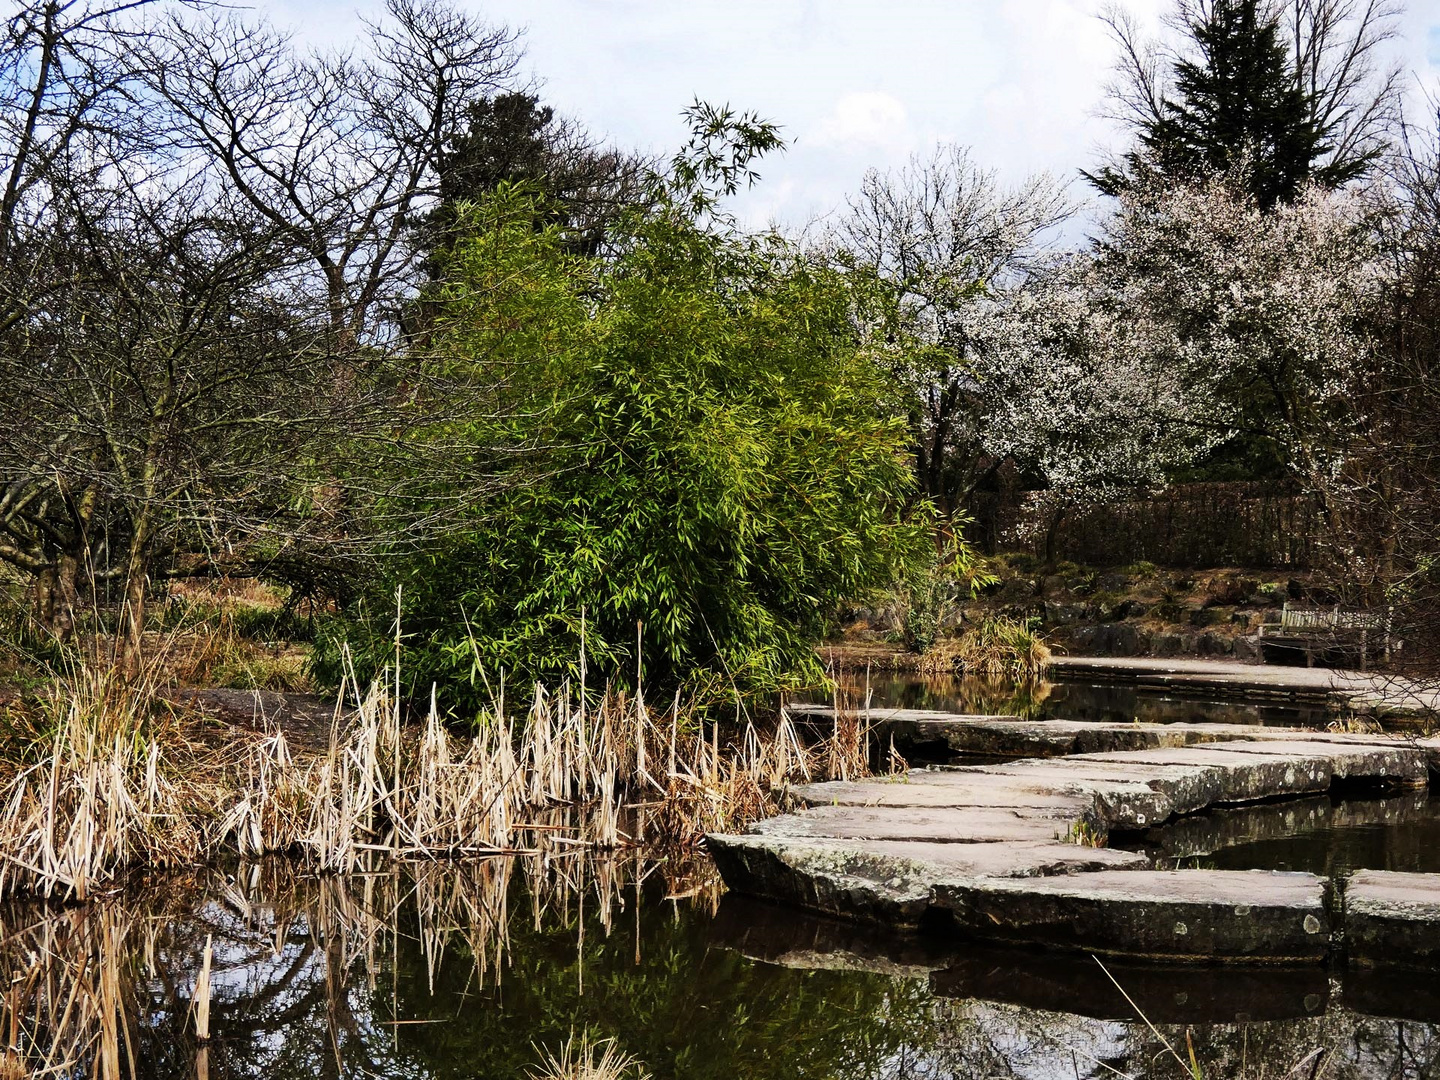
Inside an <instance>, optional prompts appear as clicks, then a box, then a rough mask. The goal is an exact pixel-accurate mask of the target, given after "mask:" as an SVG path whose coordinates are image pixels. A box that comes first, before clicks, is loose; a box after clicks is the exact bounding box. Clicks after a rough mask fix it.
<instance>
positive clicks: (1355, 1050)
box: [0, 856, 1440, 1080]
mask: <svg viewBox="0 0 1440 1080" xmlns="http://www.w3.org/2000/svg"><path fill="white" fill-rule="evenodd" d="M667 873H668V870H667V867H666V866H665V865H664V864H658V865H657V864H643V863H640V862H638V861H636V860H628V861H627V860H621V861H591V860H589V859H586V858H585V857H583V856H576V857H573V858H570V859H565V858H544V859H525V858H516V859H496V860H491V861H489V862H483V863H475V864H470V865H466V866H463V867H455V866H446V865H439V864H428V865H424V866H418V867H411V868H406V869H400V870H395V869H382V870H377V871H376V872H375V873H373V874H365V875H355V876H351V877H347V878H336V877H331V878H324V879H317V878H312V877H305V876H302V875H299V874H297V873H295V872H294V871H293V869H291V868H290V867H289V866H287V865H283V864H281V865H274V864H267V865H265V866H261V867H244V868H237V869H235V870H233V871H232V872H231V873H229V874H224V873H220V872H206V873H202V874H197V875H192V876H190V877H185V878H168V879H163V880H157V881H155V882H153V883H151V884H150V886H149V887H147V888H141V889H138V890H132V891H130V892H127V893H126V894H124V895H121V896H117V897H114V898H111V899H110V900H107V901H104V902H99V903H94V904H92V905H90V906H88V907H86V908H84V909H75V910H71V911H53V910H52V911H46V910H44V909H39V908H36V907H33V906H31V907H14V908H11V909H8V910H7V911H6V913H5V915H4V923H5V925H4V927H3V930H4V936H3V957H4V960H5V962H6V963H7V964H9V965H10V966H11V968H12V970H13V971H14V972H19V973H21V974H22V977H27V978H28V977H29V976H25V975H24V973H25V972H27V971H28V972H29V973H30V974H31V975H33V974H34V973H35V971H36V970H37V965H38V964H40V963H41V961H40V960H37V959H36V958H45V959H44V961H43V963H44V966H45V973H46V975H47V978H48V980H49V983H50V984H53V985H52V989H51V990H50V994H51V997H50V999H49V1000H50V1002H51V1008H50V1009H49V1010H48V1011H43V1010H42V1014H41V1022H40V1023H39V1024H38V1025H37V1024H35V1023H34V1022H33V1018H32V1021H31V1022H29V1023H27V1024H26V1025H22V1027H23V1028H24V1030H27V1031H31V1032H37V1031H38V1032H40V1033H41V1035H42V1037H43V1031H44V1030H46V1029H47V1027H48V1029H49V1030H53V1029H54V1027H55V1026H56V1024H57V1020H56V1016H57V1015H59V1014H60V1012H61V1010H60V1009H59V1008H58V1007H56V1006H57V1005H58V1003H60V1002H67V1001H70V1000H72V999H75V1000H78V1001H81V1002H82V1003H84V1004H83V1006H82V1007H81V1008H80V1009H79V1010H78V1012H80V1013H84V1014H85V1015H86V1016H90V1015H91V1012H87V1011H86V1010H87V1009H89V1010H91V1011H92V1012H93V1014H94V1016H95V1018H96V1019H95V1021H94V1022H93V1023H92V1027H93V1032H92V1034H93V1035H94V1038H95V1042H94V1044H93V1045H91V1046H90V1047H89V1048H88V1049H86V1048H84V1047H80V1048H79V1049H76V1050H75V1053H76V1054H77V1055H78V1056H79V1061H77V1066H78V1064H80V1063H83V1061H84V1060H86V1056H87V1055H90V1056H93V1055H94V1054H95V1053H97V1052H108V1053H109V1054H111V1055H113V1058H112V1060H115V1061H118V1062H124V1061H126V1060H127V1059H133V1061H134V1072H135V1074H136V1075H139V1076H145V1077H177V1078H178V1077H182V1076H183V1077H188V1076H192V1075H195V1074H196V1071H197V1069H203V1071H205V1072H206V1073H207V1074H208V1076H210V1077H216V1078H218V1077H256V1078H259V1077H265V1078H269V1080H292V1078H294V1080H300V1078H304V1080H314V1078H315V1077H357V1078H358V1077H362V1076H363V1077H415V1078H428V1077H435V1078H451V1077H454V1078H459V1077H466V1078H468V1077H493V1078H516V1080H519V1078H521V1077H525V1076H527V1075H530V1074H531V1071H532V1070H533V1069H535V1067H536V1066H537V1064H538V1062H539V1061H540V1059H541V1055H542V1053H543V1052H544V1051H547V1050H549V1051H554V1050H557V1049H558V1048H559V1047H560V1046H561V1045H562V1044H563V1043H564V1042H565V1041H566V1040H567V1039H568V1038H570V1037H571V1035H572V1034H574V1035H579V1034H582V1033H586V1034H589V1035H590V1036H591V1037H592V1038H596V1039H603V1038H612V1039H614V1040H616V1044H617V1045H618V1047H619V1048H620V1049H622V1050H623V1051H624V1052H626V1053H628V1054H633V1055H634V1056H635V1057H636V1058H637V1059H638V1060H639V1061H640V1062H643V1064H644V1067H645V1070H646V1071H647V1073H648V1074H649V1075H650V1076H652V1077H654V1078H655V1080H670V1078H677V1080H678V1078H696V1080H706V1078H715V1080H742V1078H755V1080H765V1078H774V1080H781V1078H784V1080H797V1078H814V1080H821V1078H825V1080H841V1078H844V1080H851V1078H856V1080H858V1078H877V1080H878V1078H893V1080H903V1078H916V1080H918V1078H922V1077H923V1078H941V1077H953V1078H975V1080H980V1078H990V1077H997V1076H1020V1077H1035V1078H1041V1077H1068V1078H1075V1077H1084V1078H1090V1077H1101V1076H1114V1075H1116V1072H1117V1071H1118V1072H1119V1073H1120V1074H1121V1075H1129V1076H1135V1077H1175V1078H1179V1077H1183V1076H1185V1075H1187V1073H1186V1072H1185V1071H1183V1070H1181V1069H1180V1066H1179V1065H1178V1064H1177V1062H1176V1060H1174V1059H1173V1058H1170V1057H1169V1056H1167V1055H1166V1054H1165V1053H1164V1049H1163V1047H1162V1045H1161V1044H1160V1042H1159V1037H1164V1038H1165V1039H1167V1040H1168V1041H1169V1042H1170V1043H1171V1045H1173V1046H1177V1047H1179V1048H1180V1049H1181V1053H1182V1054H1184V1053H1188V1052H1187V1051H1186V1050H1185V1049H1184V1048H1185V1044H1186V1033H1187V1029H1188V1031H1189V1037H1190V1040H1191V1042H1192V1043H1193V1045H1194V1047H1195V1053H1196V1056H1197V1059H1198V1060H1199V1062H1200V1064H1201V1066H1202V1068H1203V1069H1204V1075H1205V1076H1215V1077H1221V1076H1224V1077H1229V1076H1235V1075H1238V1074H1239V1073H1240V1070H1241V1065H1240V1063H1241V1061H1242V1059H1243V1061H1245V1062H1246V1066H1245V1068H1246V1070H1247V1075H1257V1076H1258V1075H1261V1073H1260V1069H1261V1068H1262V1067H1263V1068H1264V1069H1265V1072H1264V1075H1266V1076H1281V1075H1284V1074H1285V1073H1286V1071H1287V1070H1288V1069H1289V1068H1290V1067H1291V1066H1293V1065H1295V1064H1297V1063H1299V1062H1301V1061H1302V1060H1305V1059H1306V1058H1307V1055H1310V1054H1311V1053H1312V1052H1313V1051H1315V1050H1316V1049H1317V1048H1324V1050H1325V1052H1326V1054H1327V1055H1330V1056H1329V1058H1328V1059H1327V1060H1328V1064H1327V1065H1326V1068H1325V1071H1323V1072H1318V1073H1316V1074H1314V1075H1320V1076H1333V1077H1343V1078H1347V1080H1348V1078H1351V1077H1355V1078H1358V1077H1385V1078H1395V1080H1400V1078H1402V1077H1403V1078H1411V1077H1414V1078H1419V1077H1425V1076H1433V1075H1440V1073H1437V1071H1436V1070H1440V1026H1437V1021H1440V996H1437V994H1436V992H1435V989H1434V987H1433V986H1430V985H1429V984H1427V983H1426V982H1425V981H1424V980H1423V979H1420V980H1418V981H1415V982H1413V984H1412V983H1411V982H1406V981H1404V980H1400V981H1398V982H1397V981H1396V980H1394V979H1393V978H1389V979H1387V980H1386V981H1384V982H1382V983H1377V982H1376V980H1374V979H1370V980H1369V981H1367V980H1366V978H1365V977H1364V976H1363V974H1362V975H1360V976H1359V977H1358V978H1357V980H1351V979H1350V978H1349V977H1348V976H1347V977H1346V979H1345V980H1343V981H1342V982H1340V983H1338V984H1336V985H1332V980H1331V978H1330V976H1329V975H1327V973H1326V972H1325V971H1324V969H1322V968H1319V967H1315V968H1313V969H1299V970H1288V969H1281V970H1273V969H1254V968H1252V969H1218V968H1203V967H1202V968H1192V969H1167V968H1153V967H1152V968H1147V967H1145V966H1144V965H1126V964H1123V963H1120V962H1116V963H1114V964H1109V965H1107V966H1106V968H1103V969H1102V968H1101V967H1100V965H1098V964H1096V963H1094V962H1093V960H1092V959H1091V958H1089V957H1076V956H1065V955H1054V954H1047V953H1045V952H1044V951H1039V950H995V949H986V948H975V947H964V946H954V945H950V946H939V945H936V944H934V943H932V944H930V945H926V944H924V943H922V942H921V941H918V940H915V939H906V938H890V937H888V936H887V935H886V934H885V933H884V932H883V931H879V930H875V929H868V930H866V929H861V928H856V927H849V926H844V925H841V924H838V923H831V922H828V921H826V920H822V919H818V918H812V917H809V916H806V915H804V914H802V913H799V912H795V911H789V910H781V909H774V908H770V907H768V906H766V905H761V904H757V903H755V902H750V901H746V900H744V899H743V898H739V897H734V896H726V897H723V898H722V897H721V896H720V894H719V892H718V890H717V889H716V888H715V887H713V886H712V885H710V884H708V883H706V882H704V881H699V882H697V881H695V880H694V879H693V878H684V879H681V878H675V877H667ZM207 940H209V941H211V942H213V946H214V956H215V962H214V976H213V985H214V991H213V1000H212V1004H211V1010H210V1024H211V1033H212V1038H211V1041H210V1043H209V1044H208V1046H207V1047H206V1048H205V1049H204V1051H203V1053H201V1051H200V1048H199V1047H198V1046H197V1043H196V1040H195V1038H194V1022H193V1018H192V1017H191V1014H190V995H191V989H192V987H193V986H194V983H195V978H196V972H197V971H198V970H199V968H200V958H201V955H202V952H203V950H204V948H205V943H206V941H207ZM0 974H3V975H5V976H7V977H8V976H10V975H11V974H12V972H0ZM1112 977H1113V979H1114V981H1113V982H1112V981H1111V979H1112ZM1116 982H1118V983H1119V984H1120V985H1122V986H1124V987H1125V993H1126V994H1128V995H1129V996H1130V998H1132V999H1133V1000H1134V1003H1135V1004H1134V1005H1132V1004H1131V1003H1130V1002H1129V1001H1128V1000H1127V999H1126V997H1125V996H1124V995H1122V994H1121V993H1120V991H1119V990H1118V989H1117V988H1116V985H1115V983H1116ZM27 985H29V984H28V983H27ZM81 986H83V987H84V992H83V993H77V992H76V991H75V988H76V987H81ZM107 1001H110V1002H118V1003H119V1005H120V1006H121V1008H120V1010H119V1022H118V1023H117V1024H112V1025H111V1028H110V1031H109V1034H108V1036H107V1035H106V1034H105V1032H104V1031H103V1030H102V1028H101V1026H100V1025H99V1023H98V1018H99V1017H100V1016H103V1015H104V1003H105V1002H107ZM1136 1006H1138V1007H1139V1008H1141V1009H1143V1010H1144V1011H1145V1013H1146V1015H1147V1016H1148V1017H1149V1019H1150V1020H1151V1021H1152V1022H1153V1023H1154V1024H1155V1025H1156V1030H1154V1031H1152V1030H1151V1029H1150V1028H1149V1027H1148V1026H1147V1025H1146V1024H1144V1023H1141V1022H1139V1021H1138V1020H1137V1019H1136V1016H1135V1007H1136ZM1402 1018H1403V1019H1402ZM5 1020H6V1022H7V1030H9V1028H8V1020H9V1018H8V1017H6V1018H5ZM69 1023H70V1028H71V1029H72V1030H77V1031H78V1030H79V1028H80V1026H81V1025H79V1024H77V1022H76V1021H75V1020H73V1019H72V1020H70V1021H69ZM76 1045H77V1046H79V1044H78V1043H77V1044H76ZM107 1047H108V1050H107ZM69 1071H71V1072H72V1073H76V1074H79V1073H88V1072H89V1070H88V1069H86V1068H80V1067H76V1066H72V1068H71V1069H70V1070H69ZM127 1071H128V1070H127ZM1303 1075H1306V1076H1309V1075H1312V1074H1311V1072H1310V1071H1309V1068H1308V1066H1307V1068H1306V1071H1305V1072H1304V1074H1303Z"/></svg>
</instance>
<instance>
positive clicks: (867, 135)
mask: <svg viewBox="0 0 1440 1080" xmlns="http://www.w3.org/2000/svg"><path fill="white" fill-rule="evenodd" d="M806 141H807V142H810V143H811V144H813V145H815V146H833V147H838V148H841V149H846V150H849V149H858V148H862V147H865V148H869V147H875V148H882V149H888V148H898V147H904V146H906V145H908V144H909V141H910V116H909V114H908V113H907V112H906V111H905V106H904V105H903V104H902V103H901V101H900V100H899V99H898V98H896V97H893V96H891V95H890V94H884V93H880V92H879V91H869V92H866V93H856V94H846V95H845V96H843V97H842V98H840V100H838V101H837V102H835V107H834V108H833V109H831V110H830V112H829V113H827V114H826V115H825V116H823V117H821V119H820V121H819V123H817V124H816V125H815V127H814V128H813V129H812V131H811V133H810V137H809V139H807V140H806Z"/></svg>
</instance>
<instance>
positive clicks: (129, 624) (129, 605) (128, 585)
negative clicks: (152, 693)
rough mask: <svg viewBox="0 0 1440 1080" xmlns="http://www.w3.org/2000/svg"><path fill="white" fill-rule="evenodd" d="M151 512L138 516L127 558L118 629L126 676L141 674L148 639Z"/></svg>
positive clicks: (122, 668)
mask: <svg viewBox="0 0 1440 1080" xmlns="http://www.w3.org/2000/svg"><path fill="white" fill-rule="evenodd" d="M149 577H150V515H149V513H148V512H146V511H142V512H141V513H140V514H139V515H138V516H137V517H136V519H135V529H134V532H133V533H132V534H131V536H130V550H129V553H128V555H127V557H126V560H125V604H124V607H123V608H122V609H121V613H120V625H119V626H118V627H117V628H116V632H117V634H118V635H119V637H120V646H121V654H120V670H121V672H122V673H123V674H124V676H125V677H126V678H127V679H133V678H135V677H136V676H137V675H139V674H140V669H141V662H142V654H143V651H144V642H145V593H146V590H147V588H148V586H149V584H150V581H149Z"/></svg>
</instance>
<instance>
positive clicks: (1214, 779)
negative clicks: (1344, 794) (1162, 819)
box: [1073, 746, 1331, 813]
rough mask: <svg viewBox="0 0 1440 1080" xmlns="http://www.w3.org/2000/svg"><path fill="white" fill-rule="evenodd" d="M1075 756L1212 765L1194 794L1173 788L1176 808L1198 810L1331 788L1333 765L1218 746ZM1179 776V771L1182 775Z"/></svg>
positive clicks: (1309, 758) (1308, 758) (1293, 755)
mask: <svg viewBox="0 0 1440 1080" xmlns="http://www.w3.org/2000/svg"><path fill="white" fill-rule="evenodd" d="M1073 760H1076V761H1104V762H1111V763H1117V764H1120V763H1132V764H1136V765H1160V766H1209V767H1210V768H1211V769H1212V770H1213V772H1212V773H1211V774H1210V775H1209V776H1208V778H1207V779H1206V780H1205V781H1204V785H1203V787H1202V788H1201V790H1200V791H1197V792H1196V793H1195V794H1194V795H1193V796H1186V797H1181V796H1179V795H1177V794H1175V793H1173V792H1172V793H1171V800H1172V802H1174V804H1175V806H1176V809H1177V811H1179V812H1182V813H1183V812H1188V811H1190V810H1199V809H1201V808H1202V807H1204V806H1206V805H1215V804H1226V803H1246V802H1258V801H1260V800H1262V799H1277V798H1284V797H1288V796H1293V795H1309V794H1314V793H1316V792H1320V791H1326V790H1328V789H1329V787H1330V780H1331V768H1330V765H1329V763H1328V761H1327V760H1326V759H1325V758H1324V757H1323V756H1316V755H1312V754H1306V753H1304V752H1285V751H1279V752H1277V753H1274V754H1248V753H1244V752H1242V751H1239V750H1236V749H1233V748H1231V747H1229V746H1226V747H1224V748H1220V747H1214V746H1188V747H1184V748H1182V749H1179V750H1136V751H1132V752H1130V753H1122V754H1091V755H1087V756H1085V757H1081V758H1075V759H1073ZM1177 775H1178V774H1177Z"/></svg>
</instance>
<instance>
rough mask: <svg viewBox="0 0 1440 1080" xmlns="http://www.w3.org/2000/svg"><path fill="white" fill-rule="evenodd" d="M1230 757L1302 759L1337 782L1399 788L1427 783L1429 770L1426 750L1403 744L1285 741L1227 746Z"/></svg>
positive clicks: (1229, 744)
mask: <svg viewBox="0 0 1440 1080" xmlns="http://www.w3.org/2000/svg"><path fill="white" fill-rule="evenodd" d="M1224 749H1225V750H1226V751H1227V752H1228V753H1233V754H1261V755H1267V756H1270V757H1277V758H1282V757H1290V756H1305V757H1308V758H1310V759H1311V760H1313V761H1315V762H1317V763H1319V764H1321V765H1322V767H1326V768H1328V769H1329V770H1330V777H1331V782H1332V783H1333V782H1334V781H1336V780H1378V781H1382V782H1386V781H1388V782H1392V783H1396V784H1399V785H1400V786H1402V787H1418V786H1421V785H1424V784H1427V783H1429V780H1430V769H1429V764H1428V762H1427V761H1426V755H1425V751H1424V750H1423V749H1421V748H1419V747H1416V746H1412V745H1410V744H1408V743H1403V742H1398V741H1396V742H1390V743H1388V744H1377V743H1372V742H1358V743H1357V742H1346V743H1340V742H1334V741H1322V740H1319V739H1314V740H1303V741H1302V740H1287V741H1285V742H1246V743H1226V744H1225V746H1224Z"/></svg>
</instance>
